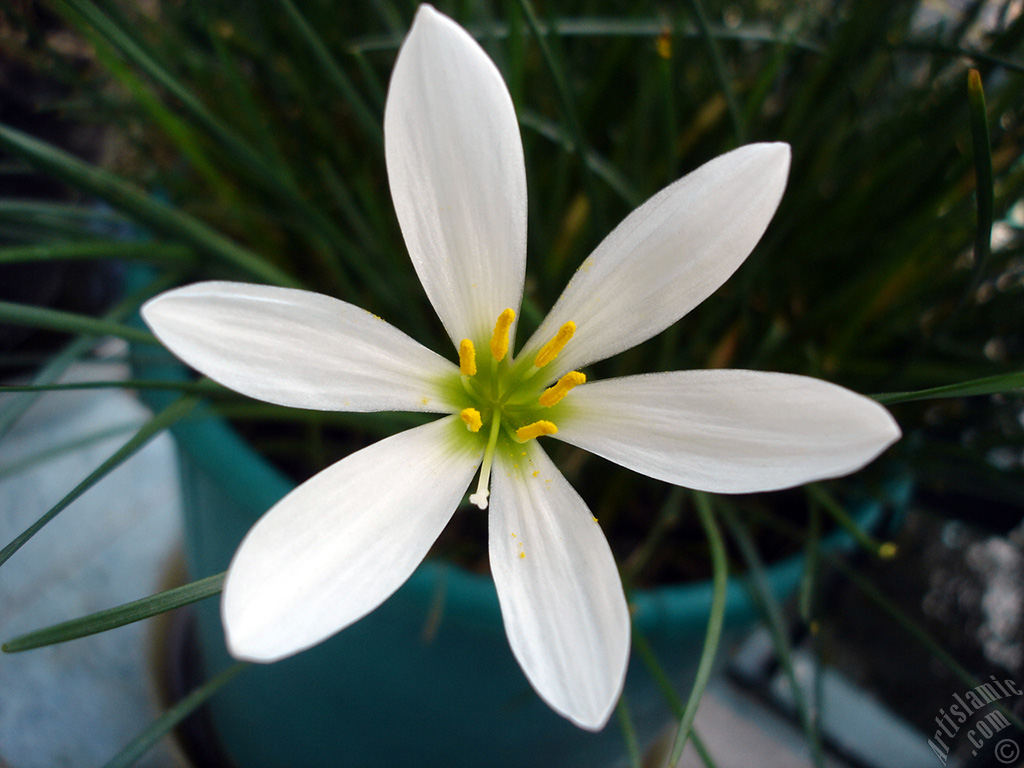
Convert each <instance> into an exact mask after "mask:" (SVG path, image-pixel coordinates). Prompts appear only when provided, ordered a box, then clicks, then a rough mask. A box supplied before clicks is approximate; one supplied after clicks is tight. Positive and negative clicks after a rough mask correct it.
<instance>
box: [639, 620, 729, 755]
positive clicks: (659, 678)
mask: <svg viewBox="0 0 1024 768" xmlns="http://www.w3.org/2000/svg"><path fill="white" fill-rule="evenodd" d="M633 649H634V650H635V651H636V652H637V653H638V654H639V656H640V660H641V661H643V663H644V665H645V666H646V667H647V671H648V672H650V674H651V677H652V678H654V683H655V685H656V686H657V687H658V690H659V691H660V692H661V695H662V697H663V698H664V699H665V703H666V704H668V707H669V709H671V710H672V714H673V715H675V716H676V717H678V718H682V716H683V712H684V710H685V707H684V705H683V701H682V699H680V698H679V694H678V693H676V690H675V688H674V687H673V686H672V682H671V681H670V680H669V679H668V675H667V674H666V673H665V669H664V667H662V666H661V662H660V661H658V657H657V656H655V655H654V651H653V650H652V649H651V646H650V643H648V642H647V638H646V637H644V635H643V633H642V632H640V630H638V629H637V628H636V625H635V624H634V625H633ZM690 740H691V741H692V742H693V746H694V747H696V748H697V753H698V754H699V755H700V758H701V761H702V762H703V763H704V765H705V766H706V768H715V761H714V760H713V759H712V758H711V754H710V753H709V752H708V750H707V747H706V746H705V745H704V742H703V740H702V739H701V738H700V735H699V734H698V733H697V729H696V728H692V727H691V729H690ZM666 768H675V765H674V764H671V765H669V766H667V767H666Z"/></svg>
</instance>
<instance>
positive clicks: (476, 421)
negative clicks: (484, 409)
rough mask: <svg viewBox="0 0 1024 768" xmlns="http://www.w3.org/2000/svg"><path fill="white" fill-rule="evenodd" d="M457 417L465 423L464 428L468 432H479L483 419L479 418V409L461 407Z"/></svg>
mask: <svg viewBox="0 0 1024 768" xmlns="http://www.w3.org/2000/svg"><path fill="white" fill-rule="evenodd" d="M459 418H460V419H462V423H463V424H465V425H466V429H468V430H469V431H470V432H479V431H480V427H482V426H483V425H484V422H483V420H482V419H481V418H480V411H478V410H477V409H476V408H463V409H462V412H461V413H459Z"/></svg>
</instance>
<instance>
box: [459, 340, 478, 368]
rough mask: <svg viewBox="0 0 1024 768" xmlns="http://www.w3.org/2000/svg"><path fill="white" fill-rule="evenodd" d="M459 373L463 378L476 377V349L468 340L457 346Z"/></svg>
mask: <svg viewBox="0 0 1024 768" xmlns="http://www.w3.org/2000/svg"><path fill="white" fill-rule="evenodd" d="M459 372H460V373H461V374H462V375H463V376H475V375H476V347H474V346H473V342H472V341H471V340H469V339H463V340H462V342H461V343H460V344H459Z"/></svg>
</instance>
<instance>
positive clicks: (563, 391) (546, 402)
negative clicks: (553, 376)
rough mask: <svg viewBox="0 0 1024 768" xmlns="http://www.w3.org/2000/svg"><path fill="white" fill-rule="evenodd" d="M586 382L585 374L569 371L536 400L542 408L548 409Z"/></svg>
mask: <svg viewBox="0 0 1024 768" xmlns="http://www.w3.org/2000/svg"><path fill="white" fill-rule="evenodd" d="M586 381H587V377H586V374H583V373H581V372H580V371H569V373H567V374H565V376H563V377H562V378H560V379H559V380H558V382H557V383H555V384H553V385H552V386H550V387H548V388H547V389H545V390H544V391H543V392H542V393H541V395H540V397H539V398H537V399H538V401H539V402H540V404H541V405H543V406H544V407H550V406H552V405H554V404H555V403H557V402H558V401H559V400H561V399H562V398H563V397H565V396H566V395H568V394H569V390H570V389H572V388H573V387H578V386H579V385H580V384H585V383H586Z"/></svg>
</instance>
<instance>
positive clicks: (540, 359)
mask: <svg viewBox="0 0 1024 768" xmlns="http://www.w3.org/2000/svg"><path fill="white" fill-rule="evenodd" d="M574 333H576V323H574V322H573V321H572V320H570V321H569V322H567V323H566V324H565V325H563V326H562V327H561V328H559V329H558V333H556V334H555V335H554V336H553V337H552V339H551V341H549V342H548V343H547V344H545V345H544V346H543V347H541V348H540V352H538V353H537V357H535V358H534V360H533V364H534V366H535V367H537V368H543V367H544V366H545V365H547V364H548V363H550V362H551V361H552V360H554V359H555V358H556V357H558V353H559V352H561V351H562V350H563V349H565V345H566V344H568V343H569V339H571V338H572V335H573V334H574Z"/></svg>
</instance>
